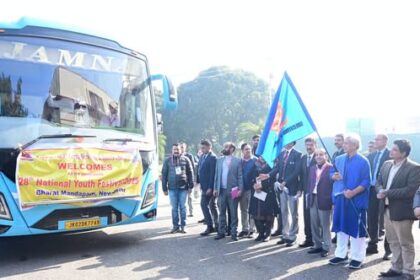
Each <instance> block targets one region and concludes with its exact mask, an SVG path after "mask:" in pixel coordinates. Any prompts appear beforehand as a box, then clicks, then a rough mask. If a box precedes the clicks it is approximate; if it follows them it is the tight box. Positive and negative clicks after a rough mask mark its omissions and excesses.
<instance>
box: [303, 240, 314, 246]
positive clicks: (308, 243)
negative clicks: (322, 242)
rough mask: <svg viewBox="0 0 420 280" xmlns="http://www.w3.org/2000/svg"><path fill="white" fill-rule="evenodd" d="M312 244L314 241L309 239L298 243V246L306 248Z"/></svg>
mask: <svg viewBox="0 0 420 280" xmlns="http://www.w3.org/2000/svg"><path fill="white" fill-rule="evenodd" d="M311 246H314V243H313V242H312V241H309V240H305V242H303V243H302V244H299V247H300V248H308V247H311Z"/></svg>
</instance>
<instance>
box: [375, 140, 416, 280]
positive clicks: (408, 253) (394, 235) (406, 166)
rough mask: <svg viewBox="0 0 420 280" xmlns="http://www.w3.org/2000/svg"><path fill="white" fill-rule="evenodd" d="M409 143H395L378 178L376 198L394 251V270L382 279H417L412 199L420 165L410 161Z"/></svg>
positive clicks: (399, 141)
mask: <svg viewBox="0 0 420 280" xmlns="http://www.w3.org/2000/svg"><path fill="white" fill-rule="evenodd" d="M410 151H411V146H410V143H409V142H408V141H407V140H396V141H394V145H393V147H392V149H391V151H390V158H391V159H392V160H389V161H387V162H385V163H384V165H383V166H382V168H381V171H380V174H379V176H378V180H377V184H376V190H377V193H378V194H377V198H378V199H381V200H383V201H384V203H385V230H386V236H387V240H388V242H389V245H390V247H391V252H392V260H391V263H392V267H391V269H389V270H388V271H387V272H382V273H381V276H382V277H395V276H402V277H403V279H408V280H411V279H412V280H414V273H415V268H414V255H415V249H414V238H413V233H412V226H413V222H414V221H415V220H416V217H415V216H414V213H413V207H412V206H413V204H412V203H413V198H414V195H415V193H416V190H417V188H418V186H419V185H420V165H419V164H418V163H416V162H414V161H411V160H410V159H408V156H409V154H410Z"/></svg>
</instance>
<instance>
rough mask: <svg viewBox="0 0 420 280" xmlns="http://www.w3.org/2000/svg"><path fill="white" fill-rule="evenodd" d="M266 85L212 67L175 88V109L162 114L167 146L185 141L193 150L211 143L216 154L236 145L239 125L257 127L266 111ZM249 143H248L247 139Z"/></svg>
mask: <svg viewBox="0 0 420 280" xmlns="http://www.w3.org/2000/svg"><path fill="white" fill-rule="evenodd" d="M267 95H268V85H267V83H265V82H264V81H263V80H261V79H259V78H257V77H256V76H255V75H254V74H252V73H250V72H246V71H243V70H232V69H230V68H228V67H212V68H210V69H208V70H205V71H203V72H201V73H200V74H199V76H198V77H197V78H195V79H194V80H193V81H191V82H188V83H185V84H182V85H180V87H179V88H178V102H179V105H178V109H177V110H176V111H172V112H164V118H163V119H164V124H165V125H164V134H165V135H166V136H167V144H168V145H171V144H172V143H175V142H179V141H184V142H186V143H188V144H189V145H190V146H192V147H196V146H197V145H198V143H199V142H200V140H201V139H203V138H207V139H210V140H211V141H212V142H213V144H214V146H215V149H216V150H219V149H220V148H221V145H222V144H223V143H224V142H226V141H234V142H237V141H239V140H245V139H241V137H240V136H239V134H238V133H239V132H240V130H239V126H240V124H241V123H247V122H249V123H252V124H258V123H259V121H260V120H261V119H264V118H265V116H266V114H267V108H268V99H267ZM248 140H250V139H248Z"/></svg>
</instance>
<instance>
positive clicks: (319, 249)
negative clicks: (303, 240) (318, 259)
mask: <svg viewBox="0 0 420 280" xmlns="http://www.w3.org/2000/svg"><path fill="white" fill-rule="evenodd" d="M322 251H323V250H322V248H313V249H310V250H309V251H308V252H307V253H308V254H318V253H321V252H322Z"/></svg>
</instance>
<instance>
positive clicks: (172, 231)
mask: <svg viewBox="0 0 420 280" xmlns="http://www.w3.org/2000/svg"><path fill="white" fill-rule="evenodd" d="M178 231H179V227H173V228H172V229H171V233H177V232H178Z"/></svg>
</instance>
